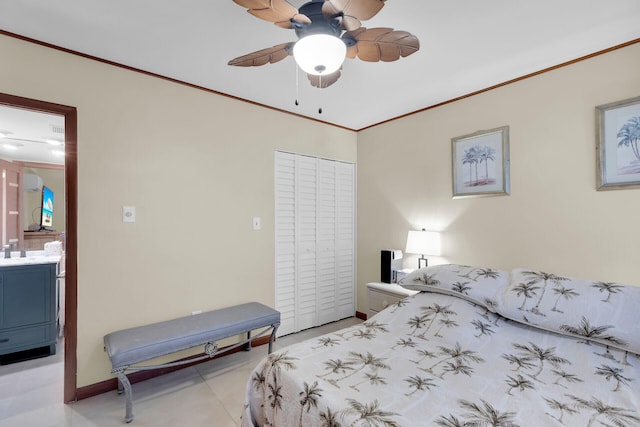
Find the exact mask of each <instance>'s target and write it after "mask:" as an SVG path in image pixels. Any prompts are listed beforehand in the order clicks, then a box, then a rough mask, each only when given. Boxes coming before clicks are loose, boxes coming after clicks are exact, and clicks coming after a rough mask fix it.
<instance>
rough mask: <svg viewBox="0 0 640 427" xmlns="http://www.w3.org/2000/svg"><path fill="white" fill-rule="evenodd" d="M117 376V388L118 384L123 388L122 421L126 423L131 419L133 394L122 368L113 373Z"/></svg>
mask: <svg viewBox="0 0 640 427" xmlns="http://www.w3.org/2000/svg"><path fill="white" fill-rule="evenodd" d="M115 374H116V375H117V376H118V383H119V384H118V390H120V386H122V387H123V388H124V398H125V403H124V407H125V416H124V421H125V422H126V423H130V422H131V421H133V408H132V407H133V404H132V400H133V396H132V393H131V383H130V382H129V378H127V376H126V375H125V374H124V370H119V371H117V372H116V373H115Z"/></svg>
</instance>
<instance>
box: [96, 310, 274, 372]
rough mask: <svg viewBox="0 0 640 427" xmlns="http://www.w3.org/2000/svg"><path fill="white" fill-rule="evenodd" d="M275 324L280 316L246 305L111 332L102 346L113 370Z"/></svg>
mask: <svg viewBox="0 0 640 427" xmlns="http://www.w3.org/2000/svg"><path fill="white" fill-rule="evenodd" d="M279 322H280V312H278V311H276V310H274V309H272V308H270V307H267V306H266V305H263V304H260V303H258V302H250V303H246V304H241V305H236V306H233V307H227V308H222V309H219V310H213V311H208V312H205V313H200V314H196V315H193V316H185V317H180V318H178V319H172V320H167V321H164V322H159V323H154V324H150V325H145V326H138V327H135V328H130V329H123V330H121V331H116V332H112V333H110V334H108V335H105V336H104V346H105V350H106V351H107V354H108V355H109V359H110V360H111V365H112V367H113V369H114V370H115V369H118V368H122V367H126V366H130V365H133V364H135V363H139V362H143V361H145V360H149V359H153V358H156V357H160V356H164V355H167V354H171V353H174V352H176V351H180V350H185V349H188V348H191V347H195V346H198V345H202V344H205V343H207V342H214V341H217V340H220V339H223V338H228V337H232V336H235V335H239V334H242V333H244V332H248V331H251V330H254V329H258V328H262V327H266V326H269V325H274V324H276V323H279Z"/></svg>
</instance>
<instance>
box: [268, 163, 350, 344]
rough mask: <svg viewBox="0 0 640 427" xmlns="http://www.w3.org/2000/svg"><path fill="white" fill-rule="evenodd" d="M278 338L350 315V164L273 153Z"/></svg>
mask: <svg viewBox="0 0 640 427" xmlns="http://www.w3.org/2000/svg"><path fill="white" fill-rule="evenodd" d="M275 169H276V171H275V177H276V188H275V197H276V199H275V204H276V209H275V234H276V235H275V241H276V248H275V252H276V253H275V259H276V266H275V282H276V309H277V310H279V311H280V312H281V313H282V323H281V326H280V329H279V330H278V335H285V334H288V333H291V332H297V331H299V330H302V329H306V328H309V327H312V326H317V325H321V324H324V323H327V322H331V321H334V320H338V319H342V318H345V317H349V316H353V314H354V312H355V256H354V255H355V250H354V248H355V232H354V230H355V224H354V220H355V208H354V207H355V184H354V165H353V164H349V163H342V162H336V161H331V160H324V159H317V158H313V157H308V156H300V155H294V154H289V153H281V152H276V156H275Z"/></svg>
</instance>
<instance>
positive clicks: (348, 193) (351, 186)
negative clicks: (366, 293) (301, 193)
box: [334, 162, 356, 320]
mask: <svg viewBox="0 0 640 427" xmlns="http://www.w3.org/2000/svg"><path fill="white" fill-rule="evenodd" d="M335 167H336V171H335V172H336V173H335V181H336V184H335V206H336V219H335V235H336V239H335V253H336V264H335V265H336V275H335V294H336V305H335V308H336V317H335V319H334V320H336V319H344V318H345V317H349V316H353V315H354V313H355V311H356V301H355V283H356V273H355V265H356V253H355V241H356V233H355V217H356V208H355V200H356V192H355V174H354V172H355V170H354V165H353V164H352V163H342V162H336V163H335Z"/></svg>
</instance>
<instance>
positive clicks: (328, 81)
mask: <svg viewBox="0 0 640 427" xmlns="http://www.w3.org/2000/svg"><path fill="white" fill-rule="evenodd" d="M341 75H342V72H341V70H338V71H334V72H333V73H331V74H327V75H326V76H322V78H320V76H316V75H315V74H307V78H308V79H309V82H310V83H311V86H313V87H318V88H320V89H324V88H326V87H329V86H331V85H332V84H334V83H335V82H337V81H338V79H339V78H340V76H341ZM320 85H322V86H320Z"/></svg>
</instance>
